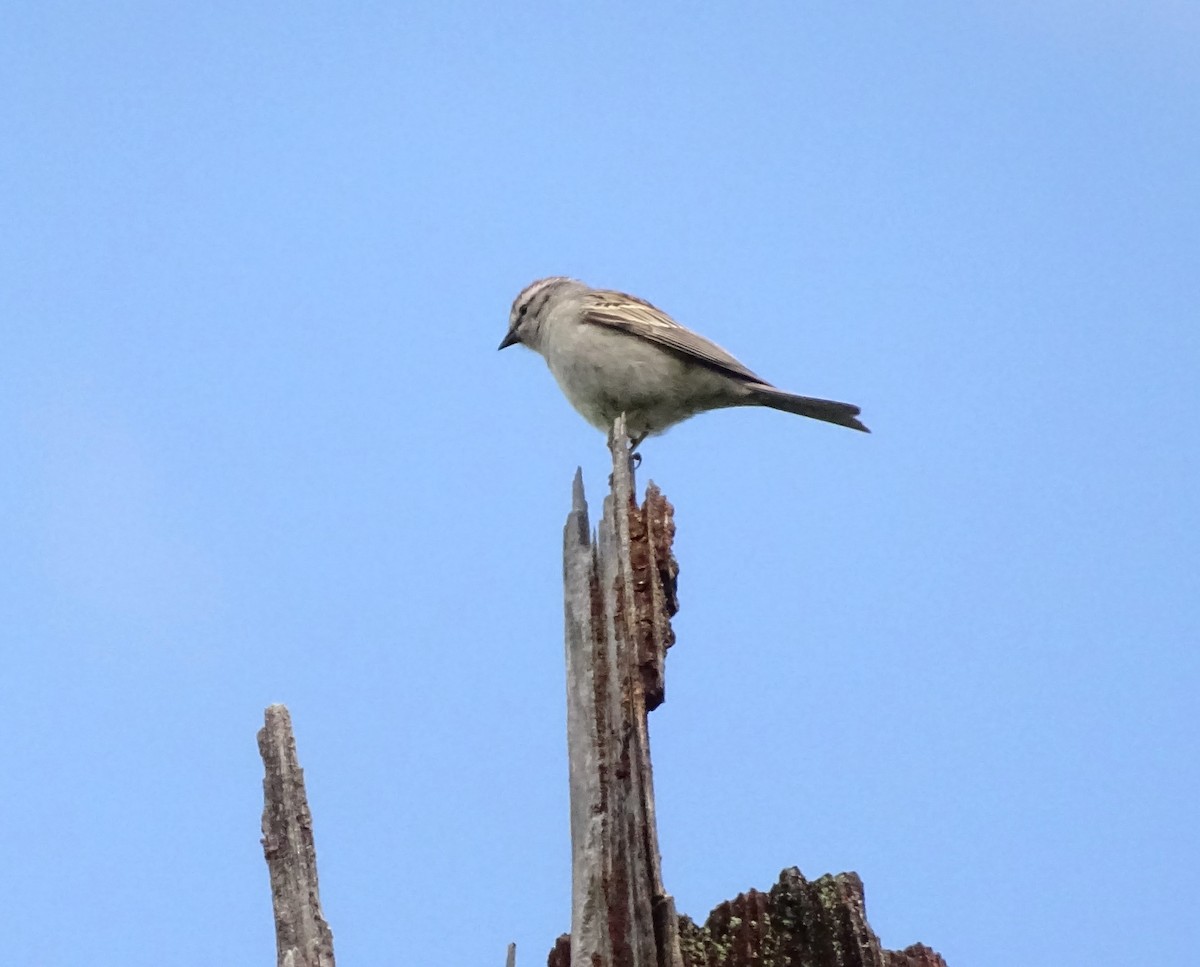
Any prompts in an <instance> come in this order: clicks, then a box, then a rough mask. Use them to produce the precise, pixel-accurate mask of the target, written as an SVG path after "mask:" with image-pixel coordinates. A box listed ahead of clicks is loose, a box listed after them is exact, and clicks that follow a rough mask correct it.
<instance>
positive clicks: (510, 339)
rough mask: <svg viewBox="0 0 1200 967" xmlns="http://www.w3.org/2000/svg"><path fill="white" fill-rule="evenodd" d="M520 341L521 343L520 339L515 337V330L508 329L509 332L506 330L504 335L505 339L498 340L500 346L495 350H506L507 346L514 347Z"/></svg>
mask: <svg viewBox="0 0 1200 967" xmlns="http://www.w3.org/2000/svg"><path fill="white" fill-rule="evenodd" d="M520 341H521V337H520V336H518V335H517V330H515V329H510V330H508V334H507V335H505V337H504V338H503V339H501V340H500V345H499V346H497V347H496V348H497V349H507V348H508V347H509V346H515V345H516V344H517V343H519V342H520Z"/></svg>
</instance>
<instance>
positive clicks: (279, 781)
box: [258, 705, 334, 967]
mask: <svg viewBox="0 0 1200 967" xmlns="http://www.w3.org/2000/svg"><path fill="white" fill-rule="evenodd" d="M258 749H259V752H260V753H261V754H262V760H263V766H264V768H265V771H266V777H265V778H264V779H263V817H262V831H263V838H262V845H263V855H264V856H265V857H266V859H267V868H268V870H269V871H270V874H271V903H272V906H273V907H274V912H275V950H276V963H277V964H278V967H334V960H333V933H332V932H331V931H330V929H329V924H327V923H326V922H325V917H324V915H323V914H322V913H321V898H320V894H319V891H318V889H317V851H316V847H315V845H314V843H313V830H312V814H311V813H310V812H309V810H308V798H307V796H306V795H305V792H304V770H302V769H301V768H300V763H299V762H298V761H297V759H296V739H295V737H294V736H293V734H292V719H291V716H290V715H289V714H288V710H287V708H285V707H284V706H283V705H272V706H270V707H269V708H268V709H267V711H266V724H265V725H264V726H263V728H262V730H261V731H260V732H259V733H258Z"/></svg>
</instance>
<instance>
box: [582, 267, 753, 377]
mask: <svg viewBox="0 0 1200 967" xmlns="http://www.w3.org/2000/svg"><path fill="white" fill-rule="evenodd" d="M588 301H589V303H590V308H589V309H588V311H587V313H586V314H585V315H584V321H585V322H590V323H592V324H594V325H597V326H607V327H608V328H610V329H619V330H620V331H621V332H627V333H629V334H630V335H631V336H637V337H638V338H639V339H645V340H646V341H647V342H652V343H655V344H656V345H659V346H662V347H663V348H664V349H669V350H671V351H672V352H675V353H678V354H679V355H681V356H685V357H687V358H688V359H692V360H695V361H696V362H698V363H701V364H703V365H705V366H708V367H711V368H712V369H715V370H718V371H720V372H722V373H726V374H728V375H729V376H732V377H734V378H735V379H743V380H746V381H747V382H749V383H762V384H763V385H764V386H769V385H770V383H767V381H766V380H764V379H763V378H762V377H760V376H758V375H757V374H755V373H753V372H751V371H750V370H749V369H747V368H746V367H745V366H743V365H742V364H741V363H740V362H738V360H737V359H735V358H734V357H733V356H731V355H730V354H729V353H727V352H726V351H725V350H724V349H722V348H721V347H720V346H718V345H717V344H716V343H714V342H709V340H707V339H705V338H704V337H703V336H698V335H696V333H694V332H692V331H691V330H690V329H685V328H684V327H683V326H681V325H680V324H679V323H677V322H676V321H675V320H674V319H672V318H671V317H670V316H668V315H667V314H666V313H665V312H663V311H662V310H661V309H658V308H655V307H654V306H652V305H651V304H650V303H649V302H646V301H645V300H644V299H639V298H637V297H636V296H632V295H626V294H625V293H624V292H611V291H605V290H594V291H592V292H590V293H588Z"/></svg>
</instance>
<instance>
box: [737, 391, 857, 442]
mask: <svg viewBox="0 0 1200 967" xmlns="http://www.w3.org/2000/svg"><path fill="white" fill-rule="evenodd" d="M751 401H752V402H754V403H757V404H758V405H759V406H769V407H771V408H772V409H774V410H783V411H784V412H785V413H797V414H799V415H800V416H810V417H812V418H813V419H814V420H824V421H825V422H826V423H836V424H837V425H838V426H848V427H850V429H852V430H862V432H863V433H870V432H871V431H870V430H868V429H867V428H866V426H865V425H863V423H862V422H861V421H859V420H857V419H856V417H857V416H858V414H859V413H860V412H862V411H861V410H860V409H859V408H858V407H857V406H855V405H854V404H853V403H839V402H837V401H836V400H819V399H816V398H815V397H812V396H795V395H793V394H791V393H785V392H784V391H783V390H780V389H775V387H774V386H755V387H754V389H753V395H752V396H751Z"/></svg>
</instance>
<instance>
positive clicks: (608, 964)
mask: <svg viewBox="0 0 1200 967" xmlns="http://www.w3.org/2000/svg"><path fill="white" fill-rule="evenodd" d="M611 449H612V454H613V473H612V478H611V489H610V494H609V496H608V497H607V498H606V499H605V501H604V514H603V516H602V518H601V520H600V524H599V527H598V530H597V536H596V539H595V540H593V539H592V535H591V527H590V523H589V520H588V509H587V502H586V500H585V497H584V492H583V475H582V473H581V472H577V473H576V475H575V482H574V487H573V490H572V502H571V503H572V506H571V512H570V514H569V515H568V517H567V523H566V527H565V528H564V533H563V582H564V590H565V608H564V609H565V624H566V634H565V640H566V665H567V745H568V754H569V772H570V784H571V853H572V867H571V888H572V905H571V938H570V952H569V956H570V959H571V962H573V963H576V964H588V965H590V967H682V961H681V955H680V951H679V937H678V933H677V930H676V926H675V925H676V922H677V918H676V916H675V913H674V902H673V901H672V899H671V897H670V896H669V895H668V894H667V893H666V891H665V889H664V888H663V883H662V867H661V860H660V856H659V849H658V833H657V829H656V828H655V817H654V780H653V774H652V772H651V767H650V743H649V736H648V732H647V722H646V715H647V711H648V709H650V708H654V707H656V706H657V705H659V704H660V703H661V702H662V700H663V697H664V695H665V687H664V684H663V661H664V657H665V655H666V650H667V648H669V647H670V645H671V643H672V640H673V638H672V635H671V629H670V618H671V615H673V614H674V613H675V610H676V607H677V606H676V604H675V576H676V573H677V567H676V565H675V560H674V557H673V556H672V555H671V538H672V537H673V534H674V524H673V522H672V519H671V514H672V509H671V506H670V504H669V503H667V501H666V500H665V498H663V497H662V495H661V494H660V493H659V492H658V491H657V489H656V488H654V487H653V485H651V487H650V488H649V490H648V493H647V498H646V502H645V504H644V506H643V507H641V508H639V507H638V506H637V503H636V501H635V500H634V497H633V493H634V483H633V468H632V466H631V463H630V458H629V443H628V439H627V437H626V435H625V427H624V422H623V420H618V421H617V424H616V426H615V427H614V429H613V434H612V442H611ZM565 953H566V951H565V950H564V951H561V952H559V956H561V955H562V954H565Z"/></svg>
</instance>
